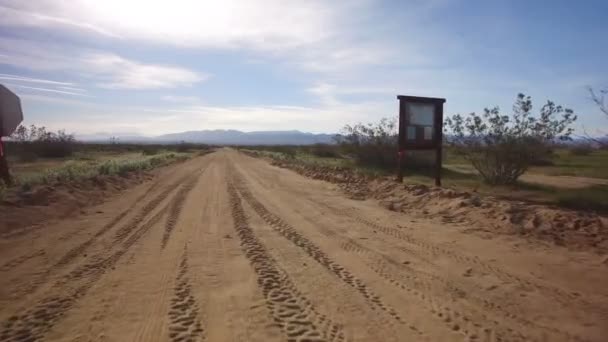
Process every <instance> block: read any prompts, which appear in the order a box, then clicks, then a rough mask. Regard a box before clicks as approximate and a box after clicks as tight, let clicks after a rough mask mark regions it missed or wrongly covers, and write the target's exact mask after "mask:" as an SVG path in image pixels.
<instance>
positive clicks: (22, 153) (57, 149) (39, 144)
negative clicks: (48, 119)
mask: <svg viewBox="0 0 608 342" xmlns="http://www.w3.org/2000/svg"><path fill="white" fill-rule="evenodd" d="M11 139H12V140H13V142H12V144H11V146H12V147H14V150H13V151H12V152H11V153H16V154H17V155H18V156H19V159H20V160H22V161H34V160H36V158H38V157H40V158H65V157H69V156H71V155H72V154H73V153H74V148H75V145H76V140H75V138H74V135H73V134H68V133H66V132H65V131H63V130H59V131H57V132H50V131H47V129H46V127H44V126H42V127H37V126H35V125H31V126H30V127H29V128H28V127H25V126H23V125H21V126H19V127H17V129H16V130H15V132H14V133H13V134H12V135H11Z"/></svg>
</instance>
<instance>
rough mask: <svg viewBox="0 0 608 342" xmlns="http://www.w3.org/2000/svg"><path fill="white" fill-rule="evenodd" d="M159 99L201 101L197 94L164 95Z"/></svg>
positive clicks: (184, 101)
mask: <svg viewBox="0 0 608 342" xmlns="http://www.w3.org/2000/svg"><path fill="white" fill-rule="evenodd" d="M160 99H161V100H163V101H165V102H171V103H185V104H195V103H200V102H201V99H200V98H199V97H198V96H181V95H164V96H162V97H161V98H160Z"/></svg>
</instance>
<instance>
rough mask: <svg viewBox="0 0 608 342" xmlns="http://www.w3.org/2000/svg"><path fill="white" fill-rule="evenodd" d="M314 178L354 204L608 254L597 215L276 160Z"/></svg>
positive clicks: (607, 233) (606, 228)
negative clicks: (372, 204) (355, 201)
mask: <svg viewBox="0 0 608 342" xmlns="http://www.w3.org/2000/svg"><path fill="white" fill-rule="evenodd" d="M272 164H273V165H275V166H279V167H283V168H288V169H291V170H293V171H296V172H297V173H299V174H301V175H304V176H307V177H310V178H313V179H319V180H324V181H328V182H331V183H336V184H338V185H339V186H340V188H341V189H342V190H344V191H345V192H346V193H347V194H348V195H349V197H351V198H353V199H368V198H373V199H376V200H378V201H380V203H381V204H382V205H383V206H384V207H385V208H387V209H389V210H392V211H397V212H407V213H409V214H416V215H421V216H424V217H431V218H436V219H440V220H442V221H443V222H449V223H461V224H469V225H470V226H471V227H475V228H470V229H469V231H478V232H494V233H496V232H498V233H506V234H517V235H520V236H526V237H533V238H538V239H541V240H544V241H549V242H552V243H555V244H557V245H560V246H566V247H568V248H572V249H582V250H595V251H596V252H598V253H605V252H608V218H607V217H605V216H601V215H598V214H596V213H593V212H584V211H574V210H566V209H562V208H557V207H550V206H547V205H539V204H531V203H526V202H522V201H510V200H504V199H498V198H494V197H491V196H481V195H479V194H476V193H475V192H469V191H457V190H453V189H449V188H440V187H429V186H426V185H422V184H398V183H396V182H395V181H394V179H391V178H388V177H382V178H374V177H370V176H367V175H363V174H360V173H357V172H354V171H353V170H351V169H348V168H341V167H326V166H319V165H308V164H301V163H297V162H289V161H282V160H272Z"/></svg>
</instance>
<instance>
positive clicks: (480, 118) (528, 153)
mask: <svg viewBox="0 0 608 342" xmlns="http://www.w3.org/2000/svg"><path fill="white" fill-rule="evenodd" d="M576 119H577V117H576V115H574V112H573V111H572V110H571V109H567V108H563V107H562V106H556V105H555V104H554V103H553V102H551V101H547V103H546V104H545V105H544V106H543V107H542V108H541V110H540V113H539V115H538V117H535V116H533V114H532V100H531V98H530V97H529V96H525V95H524V94H519V95H518V96H517V99H516V101H515V104H514V106H513V113H512V114H511V115H503V114H501V113H500V110H499V108H498V107H494V108H491V109H488V108H486V109H485V110H484V113H483V114H481V115H477V114H475V113H471V114H469V115H468V116H467V117H463V116H462V115H460V114H457V115H454V116H452V117H451V118H448V119H447V120H446V128H447V129H448V130H449V131H450V132H449V133H450V134H448V135H447V136H448V142H449V144H450V145H451V146H452V147H454V148H455V149H456V150H458V151H459V153H461V155H462V156H464V158H465V159H466V160H467V161H469V162H470V163H471V164H472V165H473V167H474V168H475V169H476V170H477V171H478V172H479V174H480V175H481V177H482V178H483V179H484V181H485V182H486V183H488V184H492V185H497V184H508V185H512V184H515V183H516V182H517V179H518V178H519V177H520V176H521V175H522V174H524V173H525V172H526V171H527V170H528V168H529V167H530V166H532V165H534V163H535V161H539V160H546V159H550V153H551V148H550V147H551V145H552V143H553V142H555V141H556V140H569V139H570V135H571V134H572V131H573V129H572V128H571V127H570V126H571V124H572V123H573V122H574V121H576Z"/></svg>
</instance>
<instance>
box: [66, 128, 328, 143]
mask: <svg viewBox="0 0 608 342" xmlns="http://www.w3.org/2000/svg"><path fill="white" fill-rule="evenodd" d="M335 136H336V134H326V133H309V132H301V131H298V130H287V131H251V132H243V131H239V130H234V129H214V130H193V131H184V132H176V133H168V134H162V135H158V136H154V137H145V136H137V135H134V134H132V133H129V134H126V135H121V134H111V133H105V132H104V133H95V134H89V135H76V139H77V140H80V141H85V142H106V141H108V142H109V141H110V139H112V138H116V140H117V141H119V142H134V143H179V142H188V143H201V144H215V145H312V144H331V143H333V142H334V137H335Z"/></svg>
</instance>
